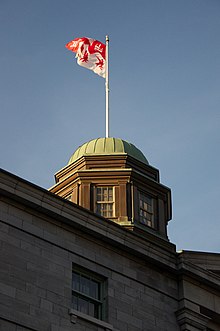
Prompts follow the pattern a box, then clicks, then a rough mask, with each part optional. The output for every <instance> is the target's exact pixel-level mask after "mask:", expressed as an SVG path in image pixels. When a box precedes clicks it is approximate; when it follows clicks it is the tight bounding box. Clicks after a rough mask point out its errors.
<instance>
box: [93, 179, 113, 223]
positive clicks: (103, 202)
mask: <svg viewBox="0 0 220 331" xmlns="http://www.w3.org/2000/svg"><path fill="white" fill-rule="evenodd" d="M100 187H111V188H112V198H113V200H112V201H98V202H97V188H100ZM94 203H95V212H96V210H97V205H99V204H107V203H112V216H111V217H107V218H115V186H113V185H97V186H95V199H94ZM104 217H105V216H104Z"/></svg>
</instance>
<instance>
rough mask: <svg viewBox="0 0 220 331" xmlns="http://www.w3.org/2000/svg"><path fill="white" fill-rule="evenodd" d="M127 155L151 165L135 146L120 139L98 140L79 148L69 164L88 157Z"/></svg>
mask: <svg viewBox="0 0 220 331" xmlns="http://www.w3.org/2000/svg"><path fill="white" fill-rule="evenodd" d="M94 154H96V155H114V154H127V155H129V156H132V157H133V158H135V159H136V160H138V161H141V162H143V163H145V164H149V163H148V161H147V159H146V157H145V156H144V154H143V153H142V152H141V151H140V150H139V149H138V148H137V147H136V146H134V145H133V144H131V143H129V142H127V141H125V140H123V139H120V138H96V139H93V140H90V141H88V142H86V143H85V144H83V145H81V146H79V147H78V148H77V150H76V151H75V152H74V153H73V154H72V156H71V157H70V159H69V162H68V164H71V163H73V162H75V161H76V160H78V159H79V158H80V157H82V156H86V155H94Z"/></svg>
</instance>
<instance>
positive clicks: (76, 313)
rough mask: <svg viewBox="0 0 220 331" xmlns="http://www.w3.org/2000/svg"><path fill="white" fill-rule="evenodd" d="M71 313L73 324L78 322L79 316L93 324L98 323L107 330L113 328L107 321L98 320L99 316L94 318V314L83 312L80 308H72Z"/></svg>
mask: <svg viewBox="0 0 220 331" xmlns="http://www.w3.org/2000/svg"><path fill="white" fill-rule="evenodd" d="M69 315H70V321H71V322H72V323H73V324H76V322H77V318H80V319H82V320H84V321H87V322H89V323H92V324H95V325H98V326H99V327H102V328H103V329H104V330H105V331H112V330H113V326H112V325H111V324H108V323H106V322H103V321H101V320H98V319H97V318H94V317H92V316H89V315H86V314H83V313H81V312H80V311H78V310H75V309H70V310H69Z"/></svg>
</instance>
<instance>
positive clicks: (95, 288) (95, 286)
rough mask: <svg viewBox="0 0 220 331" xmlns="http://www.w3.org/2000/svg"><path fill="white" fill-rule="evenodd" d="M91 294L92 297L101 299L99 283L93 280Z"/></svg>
mask: <svg viewBox="0 0 220 331" xmlns="http://www.w3.org/2000/svg"><path fill="white" fill-rule="evenodd" d="M89 295H90V296H91V297H92V298H95V299H100V297H99V283H97V282H95V281H93V280H91V282H90V293H89Z"/></svg>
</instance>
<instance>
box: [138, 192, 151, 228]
mask: <svg viewBox="0 0 220 331" xmlns="http://www.w3.org/2000/svg"><path fill="white" fill-rule="evenodd" d="M139 221H140V223H142V224H144V225H147V226H150V227H154V199H153V198H152V197H150V196H148V195H145V194H143V193H140V194H139Z"/></svg>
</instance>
